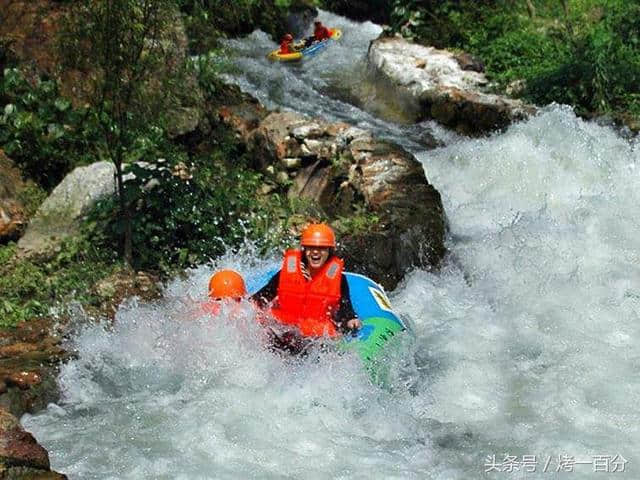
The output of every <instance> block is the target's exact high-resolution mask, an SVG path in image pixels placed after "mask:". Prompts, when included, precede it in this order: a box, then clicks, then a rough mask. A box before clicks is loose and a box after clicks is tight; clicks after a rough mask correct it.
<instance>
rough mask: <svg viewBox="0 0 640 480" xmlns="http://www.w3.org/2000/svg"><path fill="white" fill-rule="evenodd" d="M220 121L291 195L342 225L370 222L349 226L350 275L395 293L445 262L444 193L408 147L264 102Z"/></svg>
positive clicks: (236, 109)
mask: <svg viewBox="0 0 640 480" xmlns="http://www.w3.org/2000/svg"><path fill="white" fill-rule="evenodd" d="M248 110H249V111H248ZM244 115H248V120H245V119H243V117H244ZM219 118H220V119H221V120H222V121H223V122H224V123H225V124H227V125H229V126H230V127H232V128H233V129H234V130H235V132H236V135H237V136H238V137H240V138H241V139H242V140H243V141H244V142H245V143H246V145H247V148H248V149H249V151H250V152H252V153H253V156H254V158H255V159H256V161H255V162H256V168H258V169H259V170H260V171H262V172H263V173H264V174H265V175H267V177H269V178H272V177H274V178H275V179H276V181H280V184H281V185H283V186H284V188H286V193H287V195H288V196H289V197H290V198H303V199H306V200H308V201H309V202H310V203H312V204H314V205H317V206H319V207H320V208H321V209H322V210H323V211H324V213H325V214H326V215H327V216H328V217H329V218H331V219H333V221H334V223H335V224H336V226H338V227H339V226H340V225H341V221H343V220H344V219H348V218H352V217H357V216H362V220H363V221H364V222H365V223H368V224H367V225H365V228H364V229H363V230H362V231H357V232H353V231H350V230H349V229H348V228H346V229H343V230H344V233H345V234H344V235H343V237H342V238H341V239H340V248H341V255H342V256H343V257H344V258H345V261H346V262H347V268H348V269H349V270H351V271H356V272H360V273H364V274H366V275H369V276H371V277H373V278H375V279H376V280H377V281H379V282H381V283H382V284H383V285H384V286H385V287H387V288H394V287H395V285H396V284H397V283H398V281H399V280H400V279H401V278H402V276H403V275H404V273H405V272H406V271H407V269H409V268H410V267H413V266H418V267H423V268H431V267H435V266H437V265H438V264H439V263H440V261H441V260H442V258H443V256H444V254H445V247H444V237H445V230H446V218H445V213H444V209H443V207H442V201H441V199H440V194H439V193H438V192H437V191H436V189H435V188H433V186H432V185H431V184H429V182H428V180H427V178H426V176H425V173H424V169H423V167H422V165H421V164H420V163H419V162H418V161H417V160H416V159H415V157H413V155H411V154H410V153H408V152H407V151H405V150H404V149H402V148H401V147H400V146H398V145H395V144H392V143H389V142H385V141H381V140H378V139H376V138H374V137H373V136H372V135H371V133H370V132H368V131H366V130H363V129H360V128H356V127H353V126H350V125H348V124H346V123H329V122H326V121H323V120H322V119H318V118H314V119H310V118H307V117H305V116H303V115H300V114H298V113H293V112H270V113H268V112H265V111H264V109H263V108H262V107H261V106H259V105H256V104H253V107H252V108H249V109H247V105H246V104H245V105H244V106H237V105H234V106H224V107H222V108H221V109H220V110H219ZM294 158H296V159H298V161H297V162H295V168H296V170H295V171H293V172H292V171H291V170H292V168H293V165H294V163H293V161H292V159H294ZM287 172H289V173H288V174H287ZM280 175H284V176H286V177H285V178H287V179H288V180H287V181H286V182H283V181H282V180H281V179H280V178H279V177H280ZM340 219H342V220H340ZM343 223H344V222H343Z"/></svg>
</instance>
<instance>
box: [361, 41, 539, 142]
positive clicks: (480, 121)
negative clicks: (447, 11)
mask: <svg viewBox="0 0 640 480" xmlns="http://www.w3.org/2000/svg"><path fill="white" fill-rule="evenodd" d="M368 62H369V68H370V69H371V70H372V71H373V72H374V74H375V75H376V76H377V77H378V78H379V79H380V80H381V81H382V82H384V83H385V84H386V85H387V87H388V88H387V90H388V92H389V95H393V96H395V100H396V103H398V104H400V105H401V106H402V108H403V109H404V110H405V111H406V112H407V113H409V115H410V116H411V117H413V120H414V121H416V122H419V121H423V120H426V119H434V120H436V121H438V122H440V123H442V124H443V125H446V126H447V127H449V128H452V129H455V130H456V131H458V132H460V133H463V134H468V135H479V134H485V133H488V132H491V131H493V130H496V129H502V128H504V127H506V126H508V125H509V124H510V123H512V122H514V121H518V120H521V119H523V118H526V116H527V115H530V114H533V113H534V112H535V107H533V106H531V105H526V104H524V103H523V102H521V101H519V100H514V99H511V98H508V97H504V96H500V95H495V94H493V93H489V91H488V81H487V79H486V77H485V76H484V74H483V73H481V71H482V69H483V66H482V64H481V62H479V61H478V60H476V59H473V58H472V57H469V56H462V55H456V54H453V53H451V52H449V51H446V50H438V49H436V48H434V47H426V46H423V45H418V44H414V43H411V42H409V41H407V40H405V39H403V38H400V37H381V38H378V39H377V40H375V41H373V42H372V43H371V46H370V48H369V52H368Z"/></svg>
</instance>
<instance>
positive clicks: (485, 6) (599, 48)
mask: <svg viewBox="0 0 640 480" xmlns="http://www.w3.org/2000/svg"><path fill="white" fill-rule="evenodd" d="M531 5H533V7H534V11H530V10H528V9H527V8H526V2H513V1H507V0H494V1H489V0H484V1H470V0H447V1H442V2H438V1H434V0H395V1H394V2H393V5H392V11H391V23H390V31H391V32H392V33H393V32H400V33H401V34H402V35H404V36H405V37H408V38H410V39H413V40H415V41H417V42H420V43H424V44H429V45H434V46H436V47H440V48H459V49H463V50H465V51H468V52H470V53H472V54H474V55H476V56H479V57H480V58H482V59H483V61H484V63H485V67H486V73H487V76H488V77H489V78H490V80H492V81H495V82H497V83H498V84H499V85H501V86H502V87H505V86H506V85H508V84H509V83H510V82H511V81H513V80H524V84H525V85H526V89H525V90H524V91H523V96H524V98H525V99H526V100H528V101H531V102H534V103H538V104H543V105H544V104H548V103H552V102H557V103H566V104H570V105H573V106H574V107H575V108H576V109H577V111H578V112H579V113H581V114H593V113H596V114H602V113H616V112H624V111H627V112H631V113H632V114H635V115H638V113H639V112H640V48H639V47H640V4H638V3H637V2H627V1H624V0H602V1H596V0H581V1H575V2H564V3H563V2H540V1H532V2H531ZM565 6H566V10H565V8H564V7H565Z"/></svg>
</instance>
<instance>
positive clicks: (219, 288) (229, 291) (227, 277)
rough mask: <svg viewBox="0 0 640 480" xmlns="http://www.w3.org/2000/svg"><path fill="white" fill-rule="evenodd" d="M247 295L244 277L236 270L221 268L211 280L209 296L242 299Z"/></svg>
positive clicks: (220, 298) (219, 298)
mask: <svg viewBox="0 0 640 480" xmlns="http://www.w3.org/2000/svg"><path fill="white" fill-rule="evenodd" d="M246 295H247V287H246V286H245V283H244V279H243V278H242V276H241V275H240V274H239V273H238V272H236V271H235V270H220V271H219V272H216V273H214V274H213V275H212V276H211V279H210V280H209V296H210V297H211V298H213V299H214V300H222V299H225V298H232V299H234V300H240V299H242V298H243V297H245V296H246Z"/></svg>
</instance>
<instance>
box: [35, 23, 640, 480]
mask: <svg viewBox="0 0 640 480" xmlns="http://www.w3.org/2000/svg"><path fill="white" fill-rule="evenodd" d="M321 18H323V20H325V23H327V24H328V25H332V26H339V27H340V28H342V29H343V32H344V37H343V41H342V43H340V44H338V45H336V46H335V48H334V50H333V52H331V53H330V52H326V53H327V55H320V56H318V57H316V58H315V59H314V60H313V62H309V63H308V64H303V65H299V66H292V67H290V66H283V65H280V64H269V63H268V62H267V61H266V60H265V59H264V53H265V52H266V51H269V50H270V49H273V48H276V45H275V44H274V43H273V42H272V41H271V40H269V39H268V38H267V37H266V36H265V35H264V34H262V33H260V32H256V33H254V34H252V35H251V36H249V37H248V38H246V39H242V40H234V41H232V42H231V43H230V47H231V48H232V50H233V51H234V52H235V55H236V56H235V57H232V58H234V59H235V60H234V65H235V66H236V69H235V71H234V72H231V73H229V79H230V80H232V81H235V82H236V83H238V84H239V85H241V86H242V88H244V89H245V90H247V91H248V92H250V93H252V94H254V95H255V96H257V97H258V98H259V99H260V100H261V101H262V102H264V103H265V104H266V105H267V106H268V107H269V108H284V109H293V110H297V111H300V112H303V113H307V114H310V115H311V114H313V115H320V116H323V117H325V118H329V119H332V120H342V121H348V122H349V123H352V124H355V125H359V126H361V127H363V128H369V129H371V130H373V131H375V132H376V134H377V135H379V136H383V137H385V138H388V139H391V140H394V141H397V142H399V143H402V144H403V145H404V146H405V147H406V148H408V149H410V150H411V151H412V153H414V154H415V155H416V157H417V158H418V159H419V160H420V161H421V162H422V164H423V165H424V167H425V171H426V173H427V177H428V179H429V181H430V182H431V183H432V184H433V185H434V186H435V187H436V188H437V189H438V191H439V192H440V193H441V194H442V198H443V203H444V207H445V211H446V212H447V216H448V219H449V222H450V229H451V232H450V238H449V239H448V242H447V246H448V248H449V250H450V252H451V255H450V260H449V261H448V263H447V264H446V265H445V267H444V268H443V270H442V271H441V272H439V273H431V272H426V271H421V270H415V271H413V272H411V273H410V274H408V275H407V277H406V279H405V281H404V282H403V283H402V284H401V285H400V286H399V287H398V288H397V289H396V290H395V291H394V292H390V299H391V301H392V303H393V304H394V306H395V308H396V310H397V311H398V312H399V313H401V314H403V315H406V316H408V317H409V318H410V319H411V323H412V325H413V328H414V338H413V340H411V341H407V342H406V345H405V349H404V353H403V356H402V357H401V358H393V359H391V360H390V361H391V362H392V365H393V366H394V367H395V368H394V375H393V377H392V379H391V382H390V385H389V386H388V387H387V388H380V387H378V386H376V385H374V384H372V383H371V381H370V380H369V378H368V377H367V375H366V373H365V372H364V371H363V369H362V368H360V366H359V364H358V360H357V359H356V358H354V357H352V356H349V355H337V354H335V353H331V352H327V353H318V354H317V355H313V356H311V357H310V358H307V359H298V360H292V359H287V358H283V357H281V356H278V355H275V354H273V353H272V352H270V351H269V350H267V349H265V348H264V342H263V338H262V333H261V331H260V329H259V328H258V327H257V326H256V324H255V322H254V321H253V320H254V319H253V317H252V312H251V309H250V308H249V307H248V306H246V305H245V306H244V309H243V310H242V311H241V312H240V314H238V313H237V312H236V314H235V315H233V318H232V317H231V316H229V315H223V316H222V318H216V319H214V318H211V317H210V316H208V315H207V314H205V313H203V312H202V311H200V310H199V307H198V305H199V304H200V303H201V302H203V301H204V300H205V298H206V292H205V289H206V284H207V280H208V277H209V275H210V274H211V273H212V272H213V271H214V270H215V269H216V268H223V267H233V268H236V269H238V270H239V271H240V272H241V273H243V274H244V275H245V276H252V275H256V274H258V273H260V272H263V271H265V270H267V269H268V268H270V267H272V266H273V265H277V262H278V255H277V252H274V253H273V255H272V256H270V257H269V258H267V259H264V260H256V259H255V252H254V251H253V250H252V248H251V246H250V245H248V246H247V247H246V248H245V249H243V250H242V251H241V252H240V253H238V254H237V255H230V254H229V255H227V256H225V257H223V258H221V259H219V260H217V261H216V263H215V264H213V265H208V266H202V267H200V268H198V269H197V270H194V271H193V272H190V274H189V275H188V278H187V279H186V280H176V281H174V282H173V283H172V284H171V285H169V286H168V287H167V290H166V292H165V295H164V297H163V298H162V299H161V300H159V301H157V302H154V303H150V304H139V303H136V301H135V300H132V301H130V302H128V303H127V304H125V305H123V306H121V308H120V309H119V311H118V314H117V319H116V322H115V325H114V326H113V327H112V328H107V327H106V326H103V325H100V324H97V325H96V324H89V325H85V326H83V327H81V328H80V329H79V331H78V333H77V335H76V336H75V337H74V338H73V344H72V347H73V348H74V349H75V350H76V351H77V353H78V358H77V360H74V361H71V362H69V363H68V364H66V365H65V366H63V368H62V371H61V374H60V377H59V380H58V381H59V384H60V387H61V390H62V392H63V399H62V401H61V402H60V404H58V405H50V406H49V408H48V409H47V410H45V411H44V412H41V413H39V414H37V415H25V416H24V417H23V423H24V425H25V427H26V428H27V429H28V430H30V431H31V432H33V433H34V435H35V436H36V438H38V440H39V441H40V442H41V443H42V444H43V445H44V446H45V447H46V448H47V449H48V450H49V453H50V457H51V463H52V467H53V468H54V469H55V470H58V471H62V472H64V473H66V474H68V475H69V478H71V479H86V478H96V479H156V478H163V479H205V478H207V479H209V478H216V479H236V478H259V479H267V478H273V479H282V478H291V479H300V478H304V479H325V478H340V479H360V478H362V479H364V478H376V479H378V478H379V479H389V478H396V479H440V480H453V479H460V480H469V479H485V478H486V479H501V478H517V479H546V478H566V479H592V478H593V479H599V478H629V479H636V478H640V453H639V452H640V430H639V428H640V427H639V426H640V410H639V408H638V405H639V404H640V378H639V377H638V370H639V367H640V318H639V315H638V314H639V309H640V284H639V280H640V272H639V267H638V265H639V258H640V220H639V218H640V191H639V189H638V188H637V185H638V184H639V180H640V178H639V175H640V172H639V171H638V168H639V167H638V164H639V161H640V153H639V152H640V151H639V148H638V144H637V143H636V142H633V141H629V140H627V139H625V138H623V137H621V136H620V135H618V134H617V133H616V132H615V131H614V130H612V129H611V128H609V127H605V126H599V125H596V124H594V123H588V122H585V121H583V120H580V119H578V118H576V116H575V115H574V114H573V112H572V111H571V110H570V109H568V108H566V107H562V106H550V107H547V108H545V109H544V110H543V111H542V112H541V113H540V114H539V115H537V116H536V117H534V118H532V119H530V120H527V121H525V122H522V123H519V124H517V125H513V126H512V127H510V128H509V129H508V130H507V131H506V132H504V133H500V134H495V135H493V136H491V137H489V138H483V139H466V138H461V137H458V136H457V135H455V134H452V133H450V132H447V131H445V130H443V129H441V128H439V127H437V126H436V125H433V124H432V123H429V122H426V123H424V124H422V125H418V126H415V125H403V124H397V123H390V122H387V121H384V120H381V119H379V118H377V117H376V116H374V115H373V114H371V113H367V112H366V111H364V110H362V109H361V108H359V107H356V106H354V105H352V104H351V103H348V102H347V99H349V98H350V96H352V95H353V96H358V95H360V94H361V92H360V93H358V92H356V93H354V89H357V88H358V87H357V83H358V78H363V75H365V73H363V72H364V71H365V69H364V67H363V65H362V62H361V60H362V59H363V57H364V54H365V52H366V49H367V47H368V42H369V41H370V40H371V39H372V38H375V37H376V36H377V35H378V34H379V32H380V27H378V26H376V25H373V24H369V23H365V24H356V23H352V22H349V21H347V20H345V19H344V18H341V17H336V16H333V15H330V14H327V13H322V17H321ZM332 48H333V47H332ZM356 75H360V77H357V76H356ZM363 83H366V82H365V80H364V79H363ZM362 88H363V89H364V90H365V91H367V92H368V90H367V88H365V87H362ZM345 92H347V93H345ZM372 95H373V94H372ZM359 98H360V100H358V102H354V103H358V104H359V105H360V106H363V107H367V109H368V110H370V111H374V110H375V109H374V108H369V105H367V102H366V101H365V100H366V98H365V100H363V99H362V98H361V97H359ZM371 100H372V101H373V100H375V99H373V98H372V99H371ZM425 131H428V132H429V134H430V135H434V136H436V137H437V138H438V139H439V140H441V141H442V142H443V145H444V146H442V147H440V148H438V149H435V150H424V149H422V147H421V145H422V140H421V138H422V135H424V132H425ZM533 467H535V471H531V470H533ZM605 467H606V469H607V471H605ZM621 469H624V471H621ZM571 470H573V471H571Z"/></svg>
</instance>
